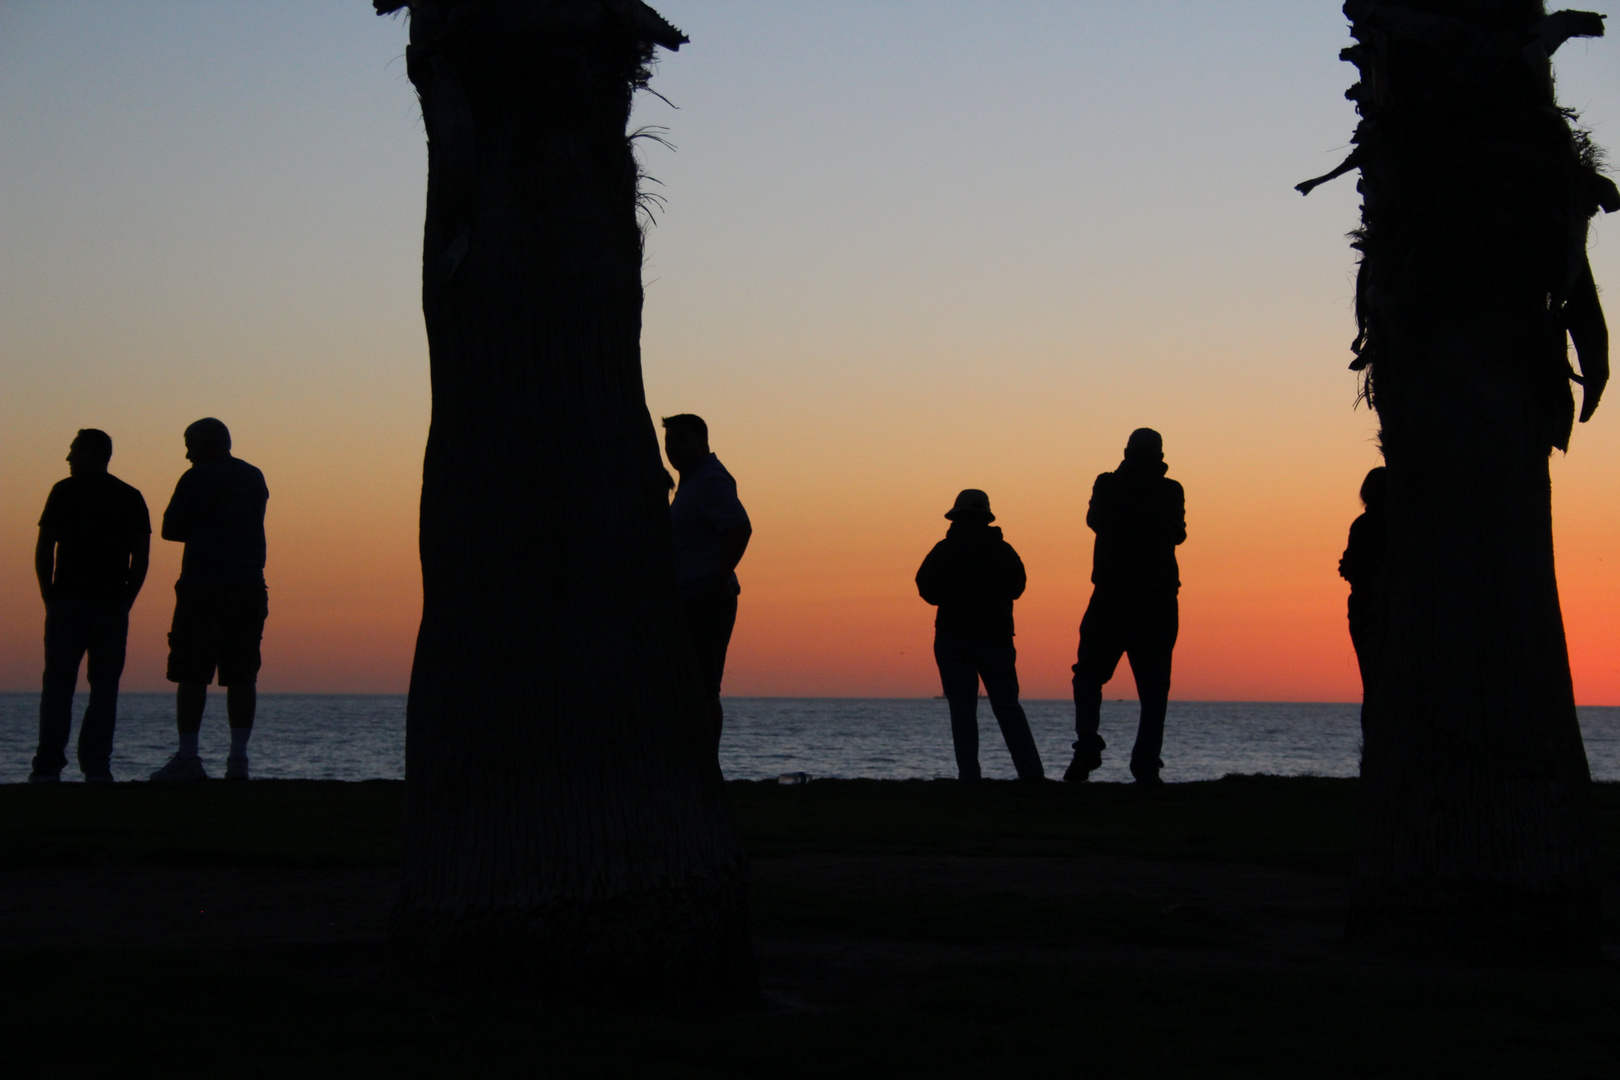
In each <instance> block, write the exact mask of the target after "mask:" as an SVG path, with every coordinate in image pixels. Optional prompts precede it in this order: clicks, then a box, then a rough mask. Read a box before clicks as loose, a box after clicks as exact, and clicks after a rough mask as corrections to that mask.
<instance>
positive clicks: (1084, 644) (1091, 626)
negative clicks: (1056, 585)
mask: <svg viewBox="0 0 1620 1080" xmlns="http://www.w3.org/2000/svg"><path fill="white" fill-rule="evenodd" d="M1166 471H1167V470H1166V466H1165V464H1164V440H1163V439H1161V438H1160V437H1159V433H1158V432H1157V431H1154V430H1153V429H1152V428H1138V429H1136V430H1135V431H1133V432H1131V437H1130V439H1129V440H1127V442H1126V444H1125V460H1124V461H1122V462H1120V465H1119V468H1117V469H1115V470H1114V471H1113V472H1106V473H1103V474H1102V475H1101V476H1099V477H1097V482H1096V483H1095V484H1093V485H1092V488H1091V506H1090V508H1089V509H1088V510H1087V511H1086V524H1087V525H1089V526H1090V527H1091V531H1092V532H1094V533H1096V534H1097V542H1096V546H1095V548H1094V549H1093V552H1094V553H1093V555H1092V559H1091V583H1092V585H1093V589H1092V593H1091V603H1090V604H1089V605H1088V606H1087V608H1086V614H1085V617H1084V618H1083V619H1082V620H1081V621H1080V654H1079V656H1078V657H1077V659H1076V661H1075V665H1074V734H1075V743H1074V762H1073V763H1072V764H1071V765H1070V766H1069V768H1068V771H1067V772H1065V773H1064V774H1063V779H1065V780H1068V781H1071V782H1076V781H1082V780H1085V779H1086V778H1087V777H1088V776H1090V775H1091V772H1092V770H1093V769H1096V768H1098V767H1099V766H1100V765H1101V764H1102V752H1103V749H1104V743H1103V740H1102V737H1101V736H1100V735H1098V734H1097V725H1098V719H1099V713H1100V712H1101V711H1102V688H1103V685H1104V684H1105V683H1107V682H1108V680H1109V679H1112V678H1113V677H1114V669H1115V668H1116V667H1117V666H1118V665H1119V658H1120V657H1121V656H1128V657H1129V658H1130V661H1131V674H1132V675H1134V676H1135V678H1136V696H1137V697H1138V698H1139V699H1140V701H1141V706H1142V716H1141V720H1140V721H1139V722H1138V724H1137V728H1136V745H1135V747H1134V748H1133V749H1132V750H1131V775H1132V776H1134V777H1135V778H1136V781H1137V783H1139V784H1157V783H1159V782H1160V781H1159V770H1160V769H1162V768H1164V762H1163V761H1160V760H1159V751H1160V749H1161V748H1162V747H1163V745H1164V713H1165V706H1166V702H1167V701H1168V700H1169V697H1170V654H1171V653H1172V652H1173V651H1174V649H1175V647H1176V630H1177V626H1178V618H1179V614H1178V611H1177V603H1176V594H1177V592H1179V591H1180V589H1181V576H1180V571H1179V569H1178V568H1177V566H1176V545H1178V544H1180V543H1181V542H1182V541H1183V540H1185V539H1187V515H1186V507H1185V497H1184V495H1183V493H1182V490H1181V485H1180V484H1178V483H1176V482H1175V481H1174V480H1171V479H1170V478H1169V477H1167V476H1166V475H1165V472H1166Z"/></svg>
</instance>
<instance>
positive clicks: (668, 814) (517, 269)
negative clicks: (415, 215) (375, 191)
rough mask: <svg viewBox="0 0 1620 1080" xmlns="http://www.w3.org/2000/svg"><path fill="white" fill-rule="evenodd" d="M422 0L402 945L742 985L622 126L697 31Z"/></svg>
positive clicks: (674, 990) (632, 175)
mask: <svg viewBox="0 0 1620 1080" xmlns="http://www.w3.org/2000/svg"><path fill="white" fill-rule="evenodd" d="M376 6H377V7H378V9H379V10H380V11H385V10H393V9H396V8H398V7H400V6H402V5H401V4H399V3H397V2H389V0H376ZM410 9H411V11H410V18H411V27H410V46H409V48H408V50H407V54H406V64H407V71H408V72H409V75H410V78H411V81H412V83H414V84H415V86H416V88H417V92H418V94H419V95H420V97H421V101H422V115H423V121H424V124H425V126H426V129H427V138H428V197H427V222H426V229H425V240H424V252H423V260H422V307H423V313H424V315H425V318H426V324H427V334H428V345H429V350H430V354H431V365H432V385H433V419H432V427H431V430H430V432H429V436H428V446H427V456H426V461H425V463H424V466H423V475H422V509H421V557H422V580H423V610H422V626H421V631H420V635H419V637H418V639H417V647H416V659H415V665H414V668H413V670H412V674H411V689H410V699H409V705H408V711H407V721H406V724H407V741H406V788H407V795H406V810H405V846H404V867H403V881H402V884H401V887H400V894H399V899H398V903H397V905H396V908H395V911H394V915H393V919H392V925H391V934H392V939H393V942H394V945H395V946H396V954H397V956H398V957H399V959H400V960H401V962H402V963H403V964H405V965H406V966H407V967H408V968H410V969H414V970H417V971H420V972H427V973H430V974H432V975H434V976H438V977H449V978H454V979H457V980H462V981H469V982H473V983H478V984H486V985H487V984H502V985H507V986H515V987H518V988H522V989H525V990H529V991H532V992H537V993H539V994H541V995H543V996H546V997H548V998H552V999H556V1000H559V1001H564V1002H573V1003H581V1002H595V1003H622V1002H625V1001H629V1000H635V999H653V1000H658V999H663V1000H670V999H676V998H678V999H679V1000H682V1001H686V1002H692V1001H701V1000H714V1001H738V1000H746V999H748V998H749V997H750V996H751V995H753V994H754V993H755V989H754V976H753V969H752V961H751V958H750V953H749V946H748V937H747V928H746V918H745V892H746V884H747V882H746V874H747V868H746V863H745V860H744V856H743V853H742V849H741V843H740V840H739V837H738V833H737V830H736V827H735V824H734V822H733V821H732V818H731V814H730V810H729V807H728V805H727V803H726V799H725V795H724V791H723V788H722V785H721V782H720V776H719V772H718V770H717V768H716V765H715V761H714V757H713V753H712V748H710V749H709V750H708V753H707V754H706V753H705V748H706V744H705V738H704V728H703V723H704V694H703V688H702V686H701V680H700V678H699V673H698V667H697V664H696V661H695V658H694V656H693V654H692V652H691V646H690V643H689V642H688V641H687V639H686V636H685V633H684V631H683V629H682V624H681V622H680V613H679V608H678V606H677V601H676V596H675V591H674V584H673V579H672V571H671V565H670V554H669V552H670V537H669V514H668V508H667V475H666V474H665V472H664V470H663V468H662V465H661V463H660V460H659V456H658V445H657V439H656V436H655V434H654V431H653V427H652V421H651V417H650V416H649V415H648V412H647V406H646V401H645V395H644V391H643V386H642V380H641V356H640V335H641V306H642V290H641V233H640V228H639V223H638V219H637V198H638V179H639V173H638V168H637V164H636V161H635V157H634V154H633V152H632V149H631V146H630V142H629V139H628V138H627V135H626V131H625V125H626V122H627V120H628V117H629V111H630V103H631V97H632V95H633V93H634V91H635V90H636V88H638V87H639V86H641V85H644V83H645V80H646V78H647V75H648V69H647V64H648V62H649V61H650V59H651V55H652V50H653V46H654V44H661V45H664V46H666V47H668V48H675V47H677V46H678V45H679V44H680V43H681V42H683V41H684V40H685V38H684V37H682V36H681V35H680V34H679V33H678V32H677V31H675V30H674V28H673V27H670V26H669V25H668V24H667V23H665V22H664V21H663V20H662V19H661V18H659V17H658V16H657V15H656V14H655V13H654V12H652V11H651V9H649V8H646V7H645V6H644V5H642V4H640V3H639V2H637V0H629V2H628V3H626V2H612V0H551V2H545V3H542V2H492V0H461V2H457V0H415V2H413V3H411V4H410Z"/></svg>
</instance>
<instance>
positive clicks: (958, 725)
mask: <svg viewBox="0 0 1620 1080" xmlns="http://www.w3.org/2000/svg"><path fill="white" fill-rule="evenodd" d="M934 662H935V663H936V664H938V665H939V684H940V689H941V690H943V691H944V693H945V700H946V702H947V703H948V704H949V705H950V709H951V745H952V746H953V747H954V748H955V750H956V775H957V776H958V777H959V778H960V779H962V780H968V781H973V780H977V779H979V672H978V669H977V668H976V667H975V666H974V663H973V656H972V654H971V653H970V652H969V651H968V650H967V649H966V648H964V647H963V643H962V642H961V641H958V640H957V639H955V638H950V637H944V636H942V635H939V634H935V635H934Z"/></svg>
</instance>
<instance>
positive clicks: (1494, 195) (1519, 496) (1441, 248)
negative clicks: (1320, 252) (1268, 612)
mask: <svg viewBox="0 0 1620 1080" xmlns="http://www.w3.org/2000/svg"><path fill="white" fill-rule="evenodd" d="M1345 13H1346V14H1347V15H1348V16H1349V17H1350V19H1351V24H1352V35H1353V36H1354V38H1355V40H1356V42H1357V45H1356V46H1355V47H1353V48H1351V49H1347V50H1345V53H1344V58H1345V59H1347V60H1350V61H1352V62H1354V63H1355V64H1356V65H1357V66H1358V67H1359V69H1360V71H1361V81H1360V82H1359V83H1357V84H1356V85H1355V86H1354V87H1352V88H1351V90H1350V91H1349V92H1348V94H1347V96H1349V97H1350V98H1352V99H1353V100H1355V101H1356V103H1357V107H1358V109H1359V111H1360V112H1361V115H1362V121H1361V124H1360V126H1359V127H1358V128H1357V131H1356V137H1355V144H1356V148H1355V151H1354V152H1353V153H1352V155H1351V157H1350V158H1349V159H1348V160H1347V161H1346V163H1345V165H1344V166H1343V167H1341V169H1340V170H1338V171H1337V172H1343V171H1346V170H1348V169H1350V168H1359V169H1360V170H1361V181H1360V184H1359V190H1360V191H1361V193H1362V195H1363V204H1362V228H1361V229H1360V230H1358V232H1357V233H1356V234H1355V246H1356V247H1357V248H1358V249H1359V250H1360V251H1361V255H1362V259H1361V266H1360V272H1359V277H1358V281H1357V289H1356V309H1357V319H1358V322H1359V324H1360V331H1361V332H1360V335H1359V336H1358V338H1357V341H1356V344H1355V351H1356V354H1357V358H1356V361H1355V363H1354V364H1352V367H1354V368H1356V369H1357V370H1362V371H1364V373H1365V379H1366V382H1365V389H1366V396H1367V398H1368V400H1369V401H1370V402H1371V403H1372V404H1373V406H1374V407H1375V408H1376V409H1377V412H1378V417H1379V421H1380V429H1381V431H1380V435H1381V441H1382V446H1383V452H1384V456H1385V461H1386V464H1387V466H1388V470H1389V471H1388V477H1389V495H1388V506H1389V512H1388V520H1389V530H1390V534H1389V562H1388V570H1387V573H1388V579H1387V582H1386V589H1385V594H1386V598H1387V601H1386V602H1387V610H1386V611H1385V613H1384V617H1385V620H1386V633H1385V634H1384V636H1383V646H1382V653H1381V656H1380V657H1379V660H1378V663H1377V665H1376V670H1377V671H1378V673H1379V674H1378V676H1377V678H1376V679H1375V680H1374V683H1373V685H1371V686H1368V687H1367V688H1366V701H1365V707H1364V714H1363V715H1364V718H1365V748H1364V754H1363V760H1362V779H1363V799H1364V807H1363V814H1362V846H1361V855H1360V861H1359V867H1358V892H1357V896H1356V900H1355V903H1354V905H1353V908H1352V912H1351V917H1350V927H1349V929H1350V933H1351V936H1352V938H1353V939H1354V940H1358V941H1360V942H1363V943H1365V944H1368V945H1370V946H1373V947H1380V948H1393V949H1399V950H1403V951H1411V950H1444V951H1452V952H1465V953H1472V954H1476V955H1479V954H1484V955H1493V954H1494V955H1529V956H1565V957H1590V956H1594V955H1596V950H1597V945H1598V916H1599V893H1598V886H1599V883H1598V877H1597V873H1596V866H1595V862H1594V849H1593V825H1592V818H1591V811H1590V806H1589V800H1590V775H1589V772H1588V769H1587V763H1586V755H1585V750H1584V748H1583V746H1582V743H1581V734H1580V728H1579V726H1578V724H1577V721H1576V714H1575V702H1574V693H1573V689H1572V686H1571V681H1570V671H1569V658H1568V652H1567V649H1566V646H1565V640H1564V628H1563V619H1562V615H1561V614H1560V611H1559V605H1558V585H1557V580H1556V577H1555V574H1554V567H1553V538H1552V511H1551V486H1550V479H1549V473H1548V457H1549V454H1550V452H1551V450H1552V449H1553V448H1555V447H1556V448H1560V449H1563V448H1566V447H1567V446H1568V442H1569V435H1570V429H1571V424H1572V421H1573V419H1574V406H1573V398H1572V395H1571V392H1570V380H1571V378H1572V377H1573V378H1576V379H1584V383H1585V405H1584V408H1583V411H1582V416H1581V419H1582V420H1585V419H1586V418H1587V417H1588V416H1590V415H1591V411H1592V409H1594V408H1595V407H1596V405H1597V400H1598V396H1599V395H1600V394H1601V393H1602V390H1603V383H1604V381H1605V380H1606V379H1607V375H1608V361H1607V348H1608V341H1607V331H1606V329H1604V326H1603V315H1602V310H1601V308H1600V307H1599V306H1598V302H1597V294H1596V290H1595V288H1594V286H1593V283H1592V275H1591V271H1590V269H1589V268H1588V266H1587V260H1586V250H1585V248H1586V236H1587V224H1588V221H1589V219H1590V218H1591V217H1592V215H1593V214H1594V213H1595V212H1596V211H1597V209H1598V207H1599V206H1600V205H1602V206H1604V207H1606V208H1608V209H1620V197H1617V196H1616V192H1615V189H1614V185H1613V184H1612V183H1610V182H1609V181H1608V180H1607V179H1605V178H1604V177H1602V176H1601V175H1600V173H1599V172H1598V169H1597V161H1596V153H1595V151H1594V150H1593V148H1592V147H1591V146H1590V144H1589V143H1588V142H1587V141H1586V139H1585V136H1584V135H1583V134H1582V133H1580V132H1578V131H1576V130H1574V129H1572V127H1571V124H1570V119H1571V117H1570V114H1569V113H1567V112H1566V111H1564V110H1561V109H1559V108H1558V106H1557V104H1556V102H1555V99H1554V94H1553V84H1552V74H1551V66H1550V63H1549V61H1548V56H1549V54H1550V53H1551V52H1552V51H1553V50H1554V49H1556V48H1557V47H1558V45H1559V44H1560V43H1562V41H1563V40H1565V38H1567V37H1569V36H1572V35H1585V36H1595V35H1597V34H1601V33H1602V29H1603V26H1602V21H1601V19H1600V18H1598V17H1597V16H1589V15H1584V14H1582V13H1576V12H1561V13H1559V14H1557V15H1554V16H1547V15H1546V13H1545V11H1544V9H1543V8H1542V6H1541V4H1540V3H1539V0H1413V2H1411V3H1408V4H1393V3H1382V2H1375V0H1350V2H1349V3H1347V4H1346V5H1345ZM1337 172H1335V173H1333V174H1330V175H1329V177H1324V178H1323V179H1329V178H1331V176H1333V175H1337ZM1316 182H1319V181H1312V182H1310V183H1307V184H1304V185H1301V189H1302V190H1306V191H1308V190H1309V188H1310V187H1311V186H1313V185H1314V183H1316ZM1566 336H1567V337H1569V338H1573V340H1574V343H1575V345H1576V349H1577V355H1578V360H1579V363H1580V365H1581V368H1582V374H1581V375H1579V376H1577V375H1575V374H1574V373H1573V372H1572V369H1571V366H1570V360H1569V353H1568V346H1567V344H1566Z"/></svg>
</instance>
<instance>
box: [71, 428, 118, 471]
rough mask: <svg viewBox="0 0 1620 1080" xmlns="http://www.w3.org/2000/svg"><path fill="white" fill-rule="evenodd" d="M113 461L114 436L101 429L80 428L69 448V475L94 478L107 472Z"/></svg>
mask: <svg viewBox="0 0 1620 1080" xmlns="http://www.w3.org/2000/svg"><path fill="white" fill-rule="evenodd" d="M111 460H112V436H111V435H108V434H107V433H106V432H105V431H102V430H100V429H99V428H93V427H87V428H80V429H79V433H78V434H77V435H75V436H73V442H72V443H71V444H69V446H68V456H67V462H68V475H70V476H93V475H95V474H96V473H104V472H106V471H107V462H109V461H111Z"/></svg>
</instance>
